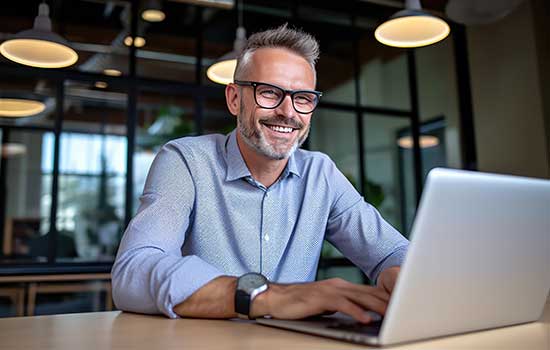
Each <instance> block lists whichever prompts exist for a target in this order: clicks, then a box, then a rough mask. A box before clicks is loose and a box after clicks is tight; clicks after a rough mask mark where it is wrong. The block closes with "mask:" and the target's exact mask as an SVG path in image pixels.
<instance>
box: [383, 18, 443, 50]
mask: <svg viewBox="0 0 550 350" xmlns="http://www.w3.org/2000/svg"><path fill="white" fill-rule="evenodd" d="M450 31H451V29H450V27H449V25H448V24H447V22H445V21H444V20H442V19H441V18H439V17H436V16H433V15H431V14H428V13H426V12H424V11H422V10H416V9H406V10H401V11H399V12H397V13H396V14H394V15H393V16H391V17H390V18H389V19H388V20H387V21H386V22H384V23H382V24H381V25H380V26H378V27H377V28H376V31H375V32H374V36H375V38H376V40H378V41H379V42H381V43H382V44H385V45H388V46H393V47H403V48H410V47H422V46H427V45H431V44H434V43H437V42H439V41H441V40H443V39H445V38H446V37H447V36H448V35H449V33H450Z"/></svg>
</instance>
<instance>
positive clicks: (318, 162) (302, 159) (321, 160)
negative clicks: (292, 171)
mask: <svg viewBox="0 0 550 350" xmlns="http://www.w3.org/2000/svg"><path fill="white" fill-rule="evenodd" d="M294 155H295V160H296V164H297V165H298V167H299V168H300V170H302V171H304V172H306V173H309V172H311V171H314V172H318V171H322V172H323V173H328V172H330V171H334V170H335V169H336V165H335V164H334V162H333V161H332V159H330V157H329V156H328V155H326V154H325V153H323V152H318V151H306V150H303V149H298V150H297V151H296V152H295V153H294Z"/></svg>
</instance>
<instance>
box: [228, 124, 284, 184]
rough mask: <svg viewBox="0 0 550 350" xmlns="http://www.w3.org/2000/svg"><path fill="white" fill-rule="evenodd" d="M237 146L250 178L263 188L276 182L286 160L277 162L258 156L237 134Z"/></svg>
mask: <svg viewBox="0 0 550 350" xmlns="http://www.w3.org/2000/svg"><path fill="white" fill-rule="evenodd" d="M237 145H238V146H239V150H240V151H241V155H242V156H243V159H244V162H245V163H246V166H247V167H248V170H250V173H251V174H252V177H253V178H254V179H255V180H256V181H258V182H260V183H261V184H262V185H264V186H265V187H269V186H271V185H273V184H274V183H275V181H277V179H278V178H279V176H281V173H282V172H283V170H284V169H285V166H286V164H287V163H288V159H287V158H285V159H281V160H277V159H271V158H268V157H266V156H264V155H261V154H259V153H258V152H257V151H256V150H254V149H252V148H251V147H250V146H249V145H248V144H247V143H246V142H244V140H242V138H241V135H240V134H239V133H238V132H237Z"/></svg>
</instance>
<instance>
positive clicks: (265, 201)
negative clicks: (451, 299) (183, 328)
mask: <svg viewBox="0 0 550 350" xmlns="http://www.w3.org/2000/svg"><path fill="white" fill-rule="evenodd" d="M318 54H319V47H318V43H317V42H316V40H315V39H314V38H313V37H312V36H310V35H308V34H305V33H303V32H301V31H296V30H293V29H289V28H287V27H286V25H284V26H281V27H279V28H276V29H273V30H268V31H265V32H261V33H257V34H254V35H252V36H251V37H250V39H249V40H248V43H247V46H246V47H245V49H244V51H243V53H242V54H241V56H240V57H239V60H238V65H237V69H236V72H235V83H233V84H229V85H228V86H227V87H226V90H225V95H226V101H227V106H228V108H229V111H230V112H231V114H233V115H235V116H236V117H237V129H236V130H234V131H233V132H232V133H230V134H229V135H228V136H223V135H206V136H200V137H186V138H181V139H178V140H174V141H171V142H169V143H168V144H166V145H165V146H164V147H163V148H162V150H161V151H160V152H159V154H158V155H157V157H156V159H155V161H154V162H153V164H152V166H151V170H150V172H149V175H148V178H147V181H146V184H145V188H144V192H143V196H142V197H141V206H140V208H139V210H138V213H137V214H136V216H135V217H134V219H133V220H132V221H131V222H130V224H129V226H128V228H127V230H126V232H125V234H124V237H123V239H122V242H121V245H120V248H119V252H118V256H117V259H116V261H115V264H114V266H113V271H112V277H113V298H114V300H115V303H116V305H117V306H118V307H119V308H121V309H123V310H128V311H134V312H143V313H158V312H162V313H164V314H166V315H167V316H169V317H172V318H176V317H178V316H184V317H204V318H232V317H236V316H237V315H240V316H241V315H242V316H245V317H246V316H248V317H250V318H254V317H260V316H264V315H270V316H272V317H275V318H285V319H297V318H303V317H307V316H311V315H316V314H321V313H325V312H335V311H340V312H344V313H346V314H349V315H351V316H352V317H354V318H355V319H356V320H358V321H360V322H364V323H368V322H369V321H370V320H371V316H370V313H368V312H366V311H369V310H371V311H375V312H377V313H380V314H384V312H385V310H386V307H387V303H388V300H389V297H390V293H391V291H392V289H393V286H394V283H395V280H396V278H397V274H398V272H399V266H400V264H401V263H402V261H403V258H404V256H405V253H406V250H407V246H408V241H407V240H406V239H405V238H403V236H401V235H400V234H399V233H398V232H397V231H396V230H395V229H393V228H392V227H391V226H390V225H389V224H388V223H386V222H385V221H384V220H383V219H382V218H381V216H380V215H379V213H378V212H377V211H376V210H375V209H374V208H373V207H372V206H371V205H369V204H368V203H366V202H365V201H364V200H363V198H362V197H361V196H360V195H359V194H358V193H357V191H356V190H355V189H354V188H353V186H352V185H351V184H350V183H349V182H348V181H347V180H346V178H345V177H344V176H343V175H342V173H341V172H340V171H339V170H338V169H337V168H336V166H335V165H334V163H333V162H332V161H331V160H330V159H329V158H328V157H327V156H326V155H324V154H322V153H319V152H308V151H304V150H300V149H299V147H300V145H301V144H302V143H303V142H304V141H305V139H306V138H307V135H308V132H309V128H310V121H311V118H312V112H313V110H314V109H315V107H316V106H317V103H318V100H319V97H320V93H319V92H317V91H315V83H316V73H315V61H316V59H317V57H318ZM324 238H326V239H327V240H329V241H330V242H332V243H333V244H334V245H335V246H336V247H338V248H339V249H340V250H341V251H342V252H343V253H344V254H345V255H346V256H347V257H348V258H349V259H350V260H351V261H353V262H354V263H355V264H356V265H358V266H359V267H360V268H361V269H362V270H363V271H364V272H365V273H366V274H367V275H368V276H369V277H370V278H377V279H378V282H377V286H376V287H373V286H366V285H356V284H353V283H349V282H346V281H344V280H341V279H331V280H325V281H318V282H312V281H314V279H315V275H316V270H317V264H318V259H319V255H320V252H321V247H322V243H323V239H324ZM250 272H253V273H252V274H247V273H250ZM268 281H269V282H268Z"/></svg>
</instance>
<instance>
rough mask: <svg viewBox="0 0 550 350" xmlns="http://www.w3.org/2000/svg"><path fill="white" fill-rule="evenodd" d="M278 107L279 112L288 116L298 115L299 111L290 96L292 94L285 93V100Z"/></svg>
mask: <svg viewBox="0 0 550 350" xmlns="http://www.w3.org/2000/svg"><path fill="white" fill-rule="evenodd" d="M277 109H278V112H280V113H281V114H282V115H284V116H286V117H288V118H290V117H295V116H296V115H297V112H296V110H295V109H294V106H293V105H292V97H291V96H290V94H285V97H283V102H281V104H280V105H279V107H277Z"/></svg>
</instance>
